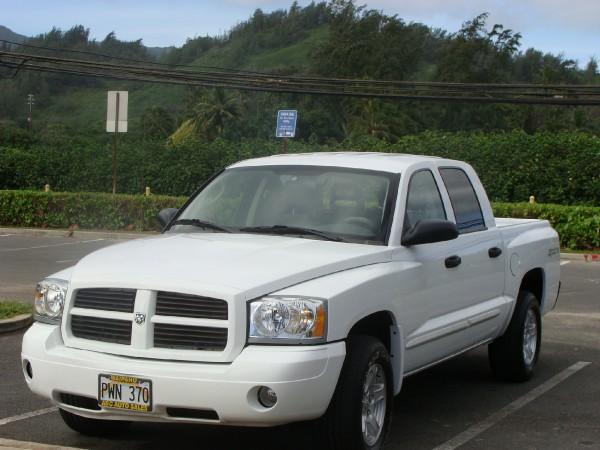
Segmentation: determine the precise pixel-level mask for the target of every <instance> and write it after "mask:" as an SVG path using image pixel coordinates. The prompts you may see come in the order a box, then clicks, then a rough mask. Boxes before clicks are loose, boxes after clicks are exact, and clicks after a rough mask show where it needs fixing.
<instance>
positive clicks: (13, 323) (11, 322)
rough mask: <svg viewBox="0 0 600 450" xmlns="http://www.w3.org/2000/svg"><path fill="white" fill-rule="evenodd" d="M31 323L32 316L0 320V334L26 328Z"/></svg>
mask: <svg viewBox="0 0 600 450" xmlns="http://www.w3.org/2000/svg"><path fill="white" fill-rule="evenodd" d="M32 323H33V315H32V314H19V315H18V316H15V317H11V318H10V319H2V320H0V334H2V333H10V332H11V331H17V330H21V329H23V328H27V327H28V326H29V325H31V324H32Z"/></svg>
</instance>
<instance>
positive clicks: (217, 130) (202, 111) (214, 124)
mask: <svg viewBox="0 0 600 450" xmlns="http://www.w3.org/2000/svg"><path fill="white" fill-rule="evenodd" d="M241 110H242V102H241V98H240V96H239V95H234V94H233V95H232V94H229V95H228V94H226V93H225V91H224V90H223V89H222V88H216V89H213V90H211V91H209V92H208V93H207V94H205V95H204V96H203V97H202V98H201V99H200V101H199V102H198V103H197V104H196V106H195V108H194V113H195V114H194V117H193V119H192V121H193V122H194V124H195V126H196V128H197V129H198V130H200V131H202V132H203V133H204V134H205V135H206V137H207V138H208V139H214V138H216V137H217V136H219V135H220V134H222V133H223V131H224V129H225V125H226V124H227V123H228V122H235V121H236V120H238V119H239V118H240V116H241V114H242V113H241Z"/></svg>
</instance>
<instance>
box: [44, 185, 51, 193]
mask: <svg viewBox="0 0 600 450" xmlns="http://www.w3.org/2000/svg"><path fill="white" fill-rule="evenodd" d="M44 192H50V185H49V184H46V185H44Z"/></svg>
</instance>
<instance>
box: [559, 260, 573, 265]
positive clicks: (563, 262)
mask: <svg viewBox="0 0 600 450" xmlns="http://www.w3.org/2000/svg"><path fill="white" fill-rule="evenodd" d="M570 262H571V261H561V262H560V265H561V266H566V265H567V264H569V263H570Z"/></svg>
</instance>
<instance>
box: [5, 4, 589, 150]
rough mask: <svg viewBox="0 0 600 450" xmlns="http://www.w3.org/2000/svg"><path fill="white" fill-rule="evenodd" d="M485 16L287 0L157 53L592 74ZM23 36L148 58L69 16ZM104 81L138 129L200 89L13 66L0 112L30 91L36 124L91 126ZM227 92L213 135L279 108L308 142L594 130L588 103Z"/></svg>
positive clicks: (233, 135) (385, 73)
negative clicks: (421, 18)
mask: <svg viewBox="0 0 600 450" xmlns="http://www.w3.org/2000/svg"><path fill="white" fill-rule="evenodd" d="M466 19H468V18H466ZM486 20H487V15H486V14H485V13H482V14H481V15H479V16H477V17H475V18H473V19H470V20H466V21H465V23H464V24H463V26H462V28H461V29H460V30H458V31H456V32H450V31H446V30H440V29H432V28H429V27H428V26H427V25H426V24H420V23H410V22H406V21H404V20H403V19H402V18H400V17H396V16H388V15H385V14H383V13H381V12H379V11H375V10H370V9H368V8H367V7H359V6H356V5H355V4H354V3H353V2H350V1H347V0H332V1H330V2H328V3H325V2H321V3H312V4H309V5H308V6H306V7H299V6H298V5H297V3H295V2H294V3H293V4H292V5H291V7H290V8H289V9H288V10H278V11H274V12H272V13H264V12H262V11H261V10H260V9H257V10H256V12H255V13H254V14H253V15H252V17H250V18H249V19H248V20H246V21H243V22H241V23H239V24H238V25H236V26H234V27H233V28H232V29H231V30H230V31H229V32H227V33H226V34H224V35H222V36H202V35H201V33H202V30H198V33H199V35H200V36H199V37H196V38H192V39H188V40H187V42H186V43H185V44H184V45H183V46H182V47H180V48H173V49H171V50H170V51H168V52H166V53H164V52H163V53H162V54H161V56H160V57H159V60H158V61H159V62H161V63H163V64H168V65H171V66H173V67H175V66H176V65H188V66H203V67H215V66H216V67H224V68H232V69H244V70H253V71H262V72H270V73H282V74H311V75H318V76H326V77H348V78H372V79H382V80H421V81H453V82H482V83H486V82H501V83H506V82H526V83H541V84H547V83H598V82H599V81H600V78H599V76H598V66H597V63H596V61H595V60H594V59H591V60H590V61H589V62H587V64H586V65H585V68H584V69H579V68H578V66H577V64H576V62H575V61H572V60H568V59H565V58H564V57H563V56H561V55H552V54H547V53H543V52H541V51H538V50H535V49H523V48H521V43H520V42H521V35H520V33H518V32H517V31H515V30H509V29H505V28H504V27H503V26H502V25H499V24H495V25H494V24H488V23H486ZM141 37H143V36H141ZM28 43H29V44H31V45H37V46H43V47H50V48H54V49H59V50H61V51H63V52H62V53H60V52H59V53H57V52H53V51H45V50H41V49H32V48H27V49H26V51H28V52H36V53H43V54H46V55H53V56H57V55H59V56H64V57H70V58H88V59H89V58H97V59H100V60H103V61H106V60H107V58H105V57H95V56H93V55H89V54H87V55H86V54H78V53H69V52H64V51H66V50H76V51H80V52H81V51H84V52H85V51H87V52H94V53H101V54H104V55H110V56H112V57H116V58H121V59H113V60H112V62H115V63H124V62H128V63H135V61H156V57H155V56H154V55H156V51H153V52H149V51H148V49H146V48H145V47H144V46H143V45H142V41H141V39H140V40H137V41H133V42H124V41H121V40H119V39H118V38H117V37H116V36H115V35H114V33H110V34H109V35H107V36H106V37H105V38H104V39H103V40H101V41H96V40H93V39H90V37H89V30H87V29H85V28H84V27H82V26H80V25H78V26H74V27H73V28H71V29H69V30H67V31H61V30H59V29H52V30H51V31H49V32H48V33H45V34H42V35H39V36H37V37H35V38H32V39H30V40H28ZM10 75H11V76H12V75H14V74H12V73H11V74H10ZM108 89H127V90H129V91H130V121H131V123H132V126H131V127H130V129H131V131H132V132H138V131H139V132H141V133H145V132H147V130H144V127H143V124H141V120H142V117H143V116H144V115H145V114H146V115H148V114H150V111H151V110H152V109H153V108H156V107H160V108H161V112H160V114H162V115H163V117H164V116H165V114H166V115H169V116H170V117H171V119H170V121H172V122H173V124H174V127H177V126H178V125H179V124H181V123H183V122H184V121H186V120H189V119H192V120H194V121H196V122H198V121H199V119H198V117H197V116H198V108H197V106H198V103H199V102H200V101H201V100H202V98H203V97H205V96H210V95H212V94H211V93H210V92H209V91H208V90H206V89H193V90H192V89H186V88H184V87H173V86H165V85H157V84H152V85H151V84H141V83H131V82H120V81H106V80H102V79H90V78H85V77H74V76H67V75H56V74H54V75H50V74H40V73H31V72H29V73H28V72H20V73H18V74H17V75H16V76H14V77H13V78H11V77H9V78H4V79H1V80H0V105H2V107H1V108H0V120H3V121H4V122H5V123H7V122H8V123H13V124H17V125H20V126H24V125H25V119H26V117H27V113H26V108H27V105H26V103H25V99H26V96H27V94H29V93H32V94H34V95H35V96H36V105H35V107H34V115H33V120H34V127H35V128H36V129H40V128H43V127H45V126H46V125H47V124H50V123H61V124H64V125H67V126H69V127H72V128H74V129H76V130H77V132H88V131H90V132H95V133H99V132H100V131H101V130H102V129H103V121H104V114H105V95H106V94H105V91H106V90H108ZM229 95H231V96H234V97H236V98H237V103H238V107H237V110H238V113H237V114H233V115H232V116H231V117H229V119H228V120H227V121H226V123H225V126H224V127H223V130H222V132H221V133H220V134H221V135H222V136H221V137H224V138H226V139H233V140H235V139H239V138H241V137H244V138H268V137H270V136H271V135H272V128H273V121H274V120H273V119H274V117H273V114H274V113H275V111H276V110H277V109H278V108H281V107H294V108H296V109H298V110H300V123H299V130H298V133H299V136H298V137H299V138H300V139H304V140H308V139H312V140H317V141H319V142H326V141H330V140H335V141H341V140H343V139H346V138H347V137H349V136H352V135H364V134H369V135H371V136H374V137H377V138H380V139H384V140H386V141H389V142H393V141H394V140H395V139H397V138H398V137H399V136H402V135H406V134H412V133H418V132H421V131H425V130H432V129H435V130H446V131H454V130H484V131H485V130H510V129H515V128H520V129H524V130H526V131H527V132H533V131H536V130H558V129H570V130H574V129H578V130H587V131H592V132H597V131H598V130H599V129H600V114H599V113H598V112H597V110H594V109H593V108H558V107H532V106H517V105H472V104H471V105H469V104H446V103H434V104H432V103H423V102H414V101H413V102H407V101H405V102H400V101H397V102H391V101H383V100H381V101H379V100H353V99H338V98H331V97H308V96H300V95H282V94H260V93H248V92H243V93H236V92H231V93H230V94H229ZM200 116H202V114H200ZM197 125H198V126H196V127H195V133H196V134H197V135H198V136H199V137H202V135H204V137H208V138H211V137H214V135H215V133H213V132H212V130H206V129H205V126H204V125H205V124H202V123H198V124H197ZM168 131H171V132H172V131H174V130H168ZM150 134H154V135H155V134H156V133H152V132H150ZM198 136H197V137H198Z"/></svg>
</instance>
